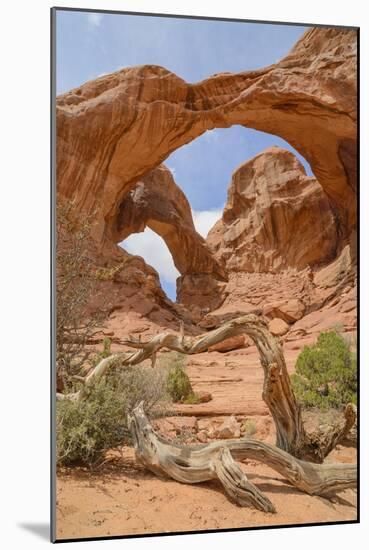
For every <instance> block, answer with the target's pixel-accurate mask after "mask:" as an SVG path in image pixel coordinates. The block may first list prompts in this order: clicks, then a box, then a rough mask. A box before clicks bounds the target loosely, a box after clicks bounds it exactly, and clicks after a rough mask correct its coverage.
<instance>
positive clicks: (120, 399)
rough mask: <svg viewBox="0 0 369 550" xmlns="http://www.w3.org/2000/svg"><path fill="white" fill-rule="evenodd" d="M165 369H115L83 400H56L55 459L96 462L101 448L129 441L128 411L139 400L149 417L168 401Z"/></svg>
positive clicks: (163, 408) (71, 462)
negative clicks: (142, 402) (143, 404)
mask: <svg viewBox="0 0 369 550" xmlns="http://www.w3.org/2000/svg"><path fill="white" fill-rule="evenodd" d="M166 377H167V372H166V370H165V369H152V368H151V367H143V366H135V367H129V368H127V367H125V368H124V369H119V368H118V369H116V370H115V371H114V372H111V373H109V375H108V376H105V377H103V378H100V379H98V380H96V382H94V383H93V384H91V386H89V390H88V395H87V396H86V397H85V398H84V399H83V400H82V401H77V402H76V401H70V400H62V401H58V402H57V411H56V417H57V462H58V464H60V465H70V464H73V463H78V462H79V463H85V464H89V465H92V464H95V463H97V462H99V460H100V459H101V458H102V456H103V454H104V451H105V450H107V449H112V448H114V447H117V446H120V445H122V444H124V443H129V442H130V433H129V430H128V428H127V414H128V413H129V412H130V411H131V410H132V409H133V408H134V407H135V406H137V405H138V404H139V403H140V402H141V401H144V402H145V411H146V413H147V414H148V415H149V416H151V417H152V416H157V415H161V414H164V412H165V410H166V407H167V406H168V404H169V396H168V393H167V388H166Z"/></svg>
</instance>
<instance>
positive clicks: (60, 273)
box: [56, 201, 105, 389]
mask: <svg viewBox="0 0 369 550" xmlns="http://www.w3.org/2000/svg"><path fill="white" fill-rule="evenodd" d="M72 212H73V203H72V202H68V201H65V202H60V203H59V204H58V208H57V215H56V236H57V247H56V372H57V380H58V388H59V389H66V388H69V389H70V388H71V386H72V384H73V376H75V375H79V374H80V373H81V369H82V367H84V366H85V365H86V364H88V363H89V360H90V358H91V356H92V355H93V353H94V350H93V349H92V348H91V347H90V346H89V344H90V343H91V341H92V339H93V336H94V335H95V334H96V332H98V331H99V330H101V328H102V326H103V321H104V317H105V314H104V312H103V311H100V312H99V313H97V314H94V315H92V314H91V312H89V311H88V304H89V301H90V300H91V297H92V296H93V295H94V292H95V290H96V279H95V277H94V276H93V273H94V265H93V261H92V258H91V255H90V252H89V251H90V250H92V248H93V247H92V241H91V230H92V225H93V222H92V219H93V216H92V215H90V216H85V217H81V218H80V219H78V220H75V219H73V215H72Z"/></svg>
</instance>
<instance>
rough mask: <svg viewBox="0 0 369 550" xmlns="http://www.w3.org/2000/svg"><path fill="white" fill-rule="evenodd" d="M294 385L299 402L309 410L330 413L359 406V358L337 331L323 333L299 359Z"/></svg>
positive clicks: (307, 347) (305, 349)
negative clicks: (314, 409) (327, 411)
mask: <svg viewBox="0 0 369 550" xmlns="http://www.w3.org/2000/svg"><path fill="white" fill-rule="evenodd" d="M291 382H292V387H293V390H294V392H295V394H296V397H297V399H298V401H299V402H300V403H301V404H302V405H303V406H305V407H307V408H309V407H318V408H320V409H322V410H327V409H328V408H330V407H333V408H339V407H341V406H342V405H345V404H347V403H356V400H357V370H356V354H355V353H354V352H352V351H351V349H350V343H349V342H347V341H346V340H345V339H344V338H343V337H342V336H340V335H339V334H338V333H337V332H336V331H329V332H323V333H321V334H320V335H319V337H318V340H317V342H316V343H315V344H314V345H312V346H305V347H304V349H303V350H302V352H301V353H300V355H299V356H298V358H297V362H296V373H295V374H293V375H292V376H291Z"/></svg>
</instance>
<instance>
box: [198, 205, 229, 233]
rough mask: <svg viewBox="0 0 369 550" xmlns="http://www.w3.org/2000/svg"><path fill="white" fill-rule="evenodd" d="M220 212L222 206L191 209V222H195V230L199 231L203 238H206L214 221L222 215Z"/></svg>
mask: <svg viewBox="0 0 369 550" xmlns="http://www.w3.org/2000/svg"><path fill="white" fill-rule="evenodd" d="M222 213H223V209H222V208H215V209H214V210H201V211H196V210H192V217H193V222H194V224H195V227H196V230H197V232H198V233H200V235H202V236H203V237H204V238H206V237H207V234H208V233H209V231H210V229H211V228H212V227H213V225H214V224H215V222H217V221H218V220H219V219H220V218H221V217H222Z"/></svg>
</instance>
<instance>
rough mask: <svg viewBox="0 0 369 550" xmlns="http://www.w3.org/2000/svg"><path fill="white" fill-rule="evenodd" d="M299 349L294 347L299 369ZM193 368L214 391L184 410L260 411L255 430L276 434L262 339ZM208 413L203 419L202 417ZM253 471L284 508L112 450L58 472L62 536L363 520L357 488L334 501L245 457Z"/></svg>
mask: <svg viewBox="0 0 369 550" xmlns="http://www.w3.org/2000/svg"><path fill="white" fill-rule="evenodd" d="M295 353H296V352H295V350H290V352H289V353H287V354H286V359H287V364H288V367H289V370H293V363H294V360H295ZM187 372H188V374H189V376H190V378H191V381H192V382H193V385H194V388H195V390H196V391H200V390H203V391H209V392H211V393H212V396H213V399H212V401H210V402H209V403H204V404H200V405H180V406H179V407H178V409H180V410H179V411H178V412H180V413H181V414H182V415H183V414H188V415H189V416H190V415H194V416H196V417H197V418H198V420H199V422H201V421H203V420H206V421H208V420H210V419H214V420H216V419H217V418H219V417H221V418H224V416H226V415H229V414H232V413H233V414H237V415H238V416H240V417H249V418H250V416H251V417H252V418H254V419H255V422H256V425H257V427H258V431H257V432H256V434H255V437H257V438H260V439H264V440H267V441H270V442H274V439H275V435H274V430H273V428H274V426H273V423H272V422H271V419H270V416H269V414H268V410H267V408H266V406H265V404H264V403H263V401H262V399H261V391H262V381H263V373H262V369H261V367H260V364H259V361H258V355H257V352H256V349H255V348H254V347H250V348H248V349H247V350H239V351H233V352H229V353H226V354H221V353H217V352H213V353H210V354H209V353H207V354H199V355H197V356H196V357H193V358H189V360H188V364H187ZM202 419H203V420H202ZM327 460H329V461H334V462H336V461H337V462H343V463H355V462H356V450H355V449H353V448H351V447H344V446H339V447H338V448H337V449H336V450H335V451H334V452H332V453H331V454H330V455H329V457H328V458H327ZM242 468H244V469H245V471H246V472H247V474H248V477H249V479H250V480H251V481H252V482H253V483H255V484H256V485H257V486H258V487H259V489H261V490H262V491H263V492H265V494H266V495H267V496H268V497H269V498H270V499H271V500H272V502H273V503H274V504H275V506H276V509H277V513H276V514H267V513H264V512H259V511H257V510H253V509H248V508H240V507H238V506H236V505H235V504H233V503H232V502H231V501H230V500H228V498H227V496H226V495H225V494H224V492H223V491H222V489H221V488H220V487H219V486H218V485H217V483H215V482H208V483H202V484H199V485H192V486H190V485H182V484H180V483H178V482H176V481H173V480H169V479H159V478H157V477H155V476H154V475H153V474H151V473H150V472H148V471H146V470H145V469H144V468H143V467H142V466H140V465H139V464H137V462H135V460H134V451H133V449H132V448H129V447H123V448H122V450H121V453H119V452H111V453H109V454H108V458H107V462H106V463H105V464H103V465H102V466H101V467H100V468H99V469H97V470H96V471H90V470H89V469H88V468H64V469H62V470H60V471H59V473H58V478H57V537H58V539H65V538H68V539H69V538H84V537H99V536H114V535H134V534H141V533H163V532H180V531H204V530H208V529H230V528H243V527H245V528H247V527H255V526H264V525H265V526H267V525H287V524H296V523H298V524H300V523H301V524H303V523H324V522H331V521H349V520H355V519H356V514H357V507H356V499H357V494H356V491H354V490H352V489H350V490H346V491H344V492H342V493H340V494H339V495H338V496H336V497H335V498H334V500H333V501H330V500H327V499H325V498H321V497H315V496H314V497H313V496H309V495H307V494H304V493H302V492H300V491H298V490H297V489H295V488H294V487H292V486H291V485H289V484H288V482H286V481H285V480H283V478H282V477H281V476H280V475H279V474H277V473H276V472H275V471H274V470H272V469H270V468H269V467H267V466H264V465H262V464H258V463H256V462H253V461H248V462H247V463H244V464H243V465H242Z"/></svg>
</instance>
